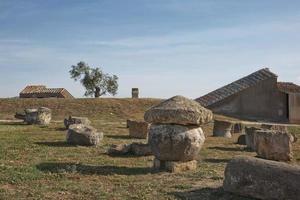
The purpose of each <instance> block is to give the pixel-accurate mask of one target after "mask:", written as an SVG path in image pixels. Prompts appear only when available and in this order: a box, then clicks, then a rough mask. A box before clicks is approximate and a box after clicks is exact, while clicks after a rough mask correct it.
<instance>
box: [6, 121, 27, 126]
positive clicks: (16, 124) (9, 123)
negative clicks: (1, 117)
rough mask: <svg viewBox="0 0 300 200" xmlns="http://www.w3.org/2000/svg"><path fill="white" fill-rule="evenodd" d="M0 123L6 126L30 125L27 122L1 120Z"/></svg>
mask: <svg viewBox="0 0 300 200" xmlns="http://www.w3.org/2000/svg"><path fill="white" fill-rule="evenodd" d="M0 125H5V126H28V124H27V123H25V122H0Z"/></svg>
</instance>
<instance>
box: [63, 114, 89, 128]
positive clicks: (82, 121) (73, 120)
mask: <svg viewBox="0 0 300 200" xmlns="http://www.w3.org/2000/svg"><path fill="white" fill-rule="evenodd" d="M64 124H65V127H66V128H67V129H68V128H69V126H70V125H72V124H83V125H87V126H89V125H90V124H91V121H90V120H89V119H88V118H87V117H74V116H69V118H68V119H65V120H64Z"/></svg>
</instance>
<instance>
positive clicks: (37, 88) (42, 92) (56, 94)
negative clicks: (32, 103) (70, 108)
mask: <svg viewBox="0 0 300 200" xmlns="http://www.w3.org/2000/svg"><path fill="white" fill-rule="evenodd" d="M19 97H20V98H74V97H73V96H72V95H71V94H70V93H69V92H68V91H67V90H66V89H64V88H47V87H46V86H44V85H29V86H26V87H25V88H24V89H23V90H22V91H21V92H20V95H19Z"/></svg>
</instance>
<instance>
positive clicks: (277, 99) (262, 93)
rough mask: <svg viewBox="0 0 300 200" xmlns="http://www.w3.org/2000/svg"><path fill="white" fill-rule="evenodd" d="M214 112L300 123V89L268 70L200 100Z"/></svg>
mask: <svg viewBox="0 0 300 200" xmlns="http://www.w3.org/2000/svg"><path fill="white" fill-rule="evenodd" d="M196 101H198V102H199V103H200V104H201V105H202V106H204V107H207V108H209V109H211V110H212V111H213V112H215V113H218V114H223V115H228V116H233V117H238V118H242V119H250V120H264V121H274V122H291V123H299V122H300V112H299V111H300V105H299V102H300V86H297V85H295V84H292V83H282V82H277V75H276V74H274V73H272V72H271V71H270V70H269V69H268V68H264V69H261V70H259V71H256V72H254V73H252V74H250V75H248V76H246V77H244V78H242V79H239V80H237V81H235V82H233V83H230V84H228V85H226V86H224V87H222V88H219V89H217V90H215V91H213V92H210V93H208V94H206V95H204V96H202V97H200V98H198V99H196Z"/></svg>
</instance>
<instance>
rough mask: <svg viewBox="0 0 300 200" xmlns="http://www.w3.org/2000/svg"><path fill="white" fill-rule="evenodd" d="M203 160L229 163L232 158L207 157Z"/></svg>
mask: <svg viewBox="0 0 300 200" xmlns="http://www.w3.org/2000/svg"><path fill="white" fill-rule="evenodd" d="M203 161H204V162H210V163H227V162H229V161H230V159H218V158H207V159H204V160H203Z"/></svg>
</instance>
